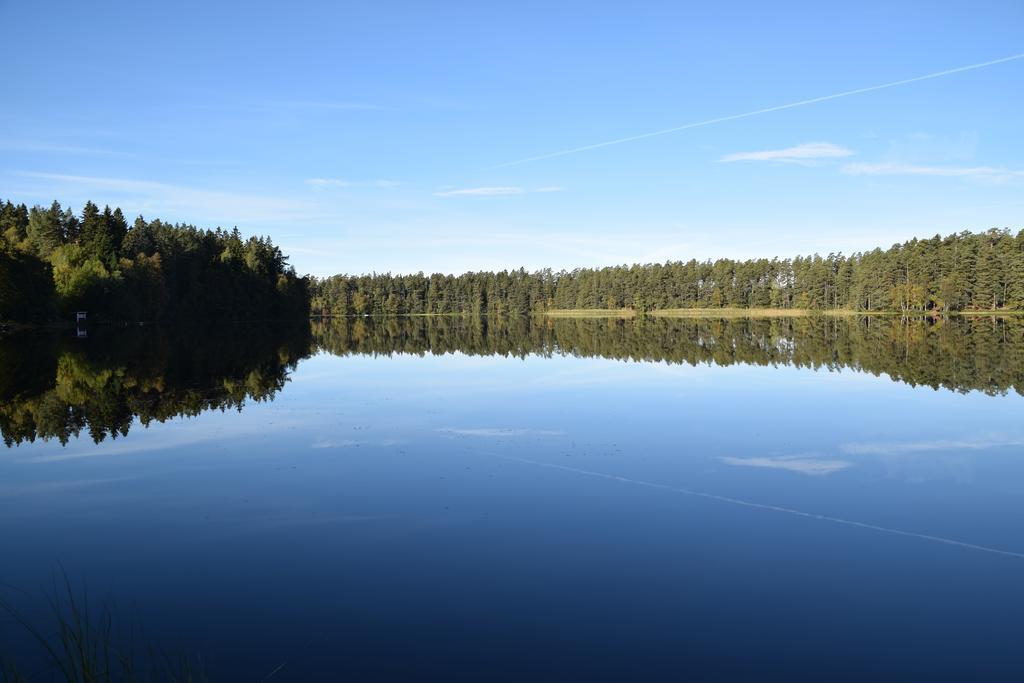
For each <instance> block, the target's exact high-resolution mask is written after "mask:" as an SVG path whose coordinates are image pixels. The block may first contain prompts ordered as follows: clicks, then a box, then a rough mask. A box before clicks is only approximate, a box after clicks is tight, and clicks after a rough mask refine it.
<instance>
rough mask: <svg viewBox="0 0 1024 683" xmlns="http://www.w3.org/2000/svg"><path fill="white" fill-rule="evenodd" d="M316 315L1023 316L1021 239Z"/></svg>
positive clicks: (700, 265) (551, 278)
mask: <svg viewBox="0 0 1024 683" xmlns="http://www.w3.org/2000/svg"><path fill="white" fill-rule="evenodd" d="M311 293H312V294H311V310H312V313H313V315H315V316H318V315H322V316H326V315H337V316H345V315H410V314H411V315H417V314H428V313H429V314H470V315H496V314H497V315H500V314H530V313H538V312H544V311H548V310H565V309H609V310H614V309H622V308H629V309H633V310H636V311H640V312H645V311H651V310H663V309H674V308H723V307H736V308H781V309H812V310H835V309H846V310H856V311H899V312H903V313H915V312H917V313H920V312H929V311H934V312H943V313H945V312H956V311H968V310H983V311H1001V310H1024V230H1022V231H1020V232H1018V233H1016V234H1014V233H1012V232H1011V231H1010V230H1008V229H993V230H989V231H987V232H981V233H971V232H961V233H957V234H953V235H948V236H946V237H941V236H938V235H936V236H935V237H932V238H930V239H913V240H910V241H908V242H904V243H902V244H896V245H893V246H892V247H890V248H889V249H885V250H883V249H880V248H879V249H874V250H872V251H866V252H858V253H855V254H852V255H849V256H847V255H843V254H829V255H827V256H819V255H817V254H815V255H813V256H798V257H796V258H773V259H767V258H762V259H750V260H745V261H742V260H733V259H718V260H715V261H711V260H705V261H697V260H690V261H685V262H683V261H673V262H668V263H664V264H662V263H653V264H643V265H629V266H627V265H623V266H613V267H607V268H578V269H575V270H571V271H567V270H562V271H557V272H556V271H552V270H550V269H547V270H538V271H534V272H527V271H525V270H523V269H520V270H513V271H501V272H497V273H492V272H470V273H465V274H463V275H458V276H454V275H444V274H440V273H435V274H433V275H424V274H423V273H417V274H414V275H392V274H390V273H385V274H372V275H358V276H355V275H335V276H332V277H327V278H322V279H313V280H312V283H311Z"/></svg>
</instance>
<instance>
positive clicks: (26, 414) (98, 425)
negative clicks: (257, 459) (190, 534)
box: [0, 321, 311, 446]
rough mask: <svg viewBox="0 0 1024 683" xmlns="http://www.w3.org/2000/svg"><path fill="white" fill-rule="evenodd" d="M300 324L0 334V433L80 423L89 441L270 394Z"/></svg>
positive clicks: (279, 384)
mask: <svg viewBox="0 0 1024 683" xmlns="http://www.w3.org/2000/svg"><path fill="white" fill-rule="evenodd" d="M309 333H310V332H309V325H308V323H306V322H305V321H302V322H299V323H297V324H294V325H282V326H263V325H251V324H245V325H224V326H213V327H210V326H206V327H204V328H203V329H201V330H197V329H191V328H188V327H146V328H138V327H129V328H97V329H95V330H93V331H91V332H90V336H89V338H88V339H76V338H71V337H69V336H67V335H55V334H54V333H53V332H49V331H35V332H25V333H21V334H15V335H10V336H7V337H3V338H0V367H3V368H4V372H2V373H0V433H2V435H3V439H4V442H5V443H6V444H7V445H8V446H11V445H14V444H18V443H22V442H24V441H34V440H35V439H37V438H42V439H56V440H58V441H60V442H61V443H62V444H66V443H67V442H68V441H69V440H70V439H71V438H72V437H76V436H78V435H79V433H81V432H82V431H83V430H84V431H86V432H87V433H88V434H89V436H90V437H91V438H92V440H93V441H95V442H96V443H99V442H100V441H103V440H104V439H106V438H108V437H109V438H115V439H116V438H117V437H118V436H124V435H127V434H128V431H129V429H130V428H131V427H132V425H133V424H134V422H135V418H138V420H139V423H141V424H142V425H144V426H146V425H148V424H149V423H150V422H152V421H154V420H155V421H157V422H163V421H165V420H168V419H171V418H174V417H179V416H193V415H198V414H200V413H202V412H204V411H207V410H226V409H229V408H231V409H237V410H241V409H242V407H243V406H244V405H245V403H246V402H247V401H264V400H270V399H272V398H273V397H274V395H275V394H276V393H277V392H279V391H281V389H283V388H284V385H285V382H286V381H287V379H288V374H289V373H290V372H291V371H292V370H293V369H294V368H295V365H296V364H297V363H298V361H299V359H301V358H303V357H304V356H305V355H307V354H308V353H309V351H310V348H311V341H310V337H309Z"/></svg>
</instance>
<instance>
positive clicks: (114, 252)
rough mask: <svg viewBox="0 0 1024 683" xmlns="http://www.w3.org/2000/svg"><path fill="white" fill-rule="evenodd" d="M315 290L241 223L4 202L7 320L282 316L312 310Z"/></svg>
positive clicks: (0, 302)
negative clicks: (77, 314)
mask: <svg viewBox="0 0 1024 683" xmlns="http://www.w3.org/2000/svg"><path fill="white" fill-rule="evenodd" d="M308 296H309V295H308V283H307V280H306V279H305V278H301V277H298V276H297V275H296V274H295V270H294V269H293V268H292V267H291V266H290V265H288V260H287V258H286V257H285V256H284V255H283V254H282V253H281V250H280V249H279V248H278V247H276V246H274V244H273V243H272V242H271V240H270V239H269V238H265V237H249V238H247V239H246V238H243V237H242V236H241V234H240V233H239V232H238V229H237V228H236V229H234V230H232V231H225V230H221V229H220V228H218V229H216V230H201V229H199V228H196V227H194V226H192V225H181V224H170V223H165V222H163V221H161V220H159V219H156V220H150V221H147V220H146V219H145V218H143V217H142V216H139V217H138V218H136V219H135V221H134V222H133V223H132V224H130V225H129V224H128V222H127V221H126V220H125V217H124V214H123V213H122V212H121V210H120V209H119V208H118V209H113V210H111V208H110V207H109V206H108V207H105V208H104V209H102V210H101V209H100V208H99V207H98V206H97V205H96V204H94V203H92V202H87V203H86V204H85V206H84V208H83V209H82V212H81V214H79V215H76V214H75V213H74V212H73V211H71V210H70V209H65V208H62V207H61V205H60V204H59V203H58V202H56V201H55V202H53V204H51V205H50V207H49V208H43V207H40V206H33V207H32V208H28V207H27V206H26V205H24V204H19V205H15V204H13V203H11V202H10V201H7V202H4V203H2V204H0V322H2V321H4V320H8V321H17V322H48V321H52V320H56V319H62V320H67V319H69V317H70V315H71V314H72V312H73V311H86V312H87V313H88V316H89V319H90V320H99V321H102V322H135V321H140V322H141V321H146V322H152V321H161V320H210V319H217V320H269V319H281V318H286V317H295V316H300V315H301V316H305V315H306V314H307V312H308V307H309V302H308Z"/></svg>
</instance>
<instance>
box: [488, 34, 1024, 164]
mask: <svg viewBox="0 0 1024 683" xmlns="http://www.w3.org/2000/svg"><path fill="white" fill-rule="evenodd" d="M1017 59H1024V52H1022V53H1020V54H1016V55H1010V56H1009V57H1002V58H1000V59H993V60H991V61H988V62H979V63H978V64H969V65H967V66H958V67H956V68H955V69H946V70H945V71H936V72H935V73H930V74H925V75H924V76H915V77H913V78H904V79H903V80H901V81H892V82H891V83H883V84H881V85H871V86H868V87H866V88H857V89H856V90H845V91H843V92H837V93H833V94H831V95H822V96H821V97H813V98H811V99H809V100H800V101H799V102H790V103H788V104H780V105H778V106H775V107H767V108H765V109H756V110H754V111H748V112H744V113H742V114H732V115H730V116H719V117H718V118H714V119H707V120H705V121H696V122H694V123H687V124H684V125H682V126H673V127H672V128H664V129H662V130H655V131H652V132H650V133H640V134H639V135H630V136H629V137H625V138H618V139H617V140H607V141H605V142H596V143H594V144H592V145H583V146H582V147H573V148H572V149H563V150H561V151H559V152H551V153H550V154H541V155H539V156H535V157H527V158H525V159H517V160H516V161H507V162H505V163H503V164H498V165H496V166H491V168H506V167H508V166H518V165H519V164H528V163H530V162H533V161H541V160H543V159H554V158H555V157H564V156H568V155H569V154H576V153H578V152H586V151H588V150H591V149H600V148H601V147H611V146H612V145H621V144H623V143H625V142H633V141H634V140H643V139H645V138H653V137H656V136H658V135H668V134H669V133H675V132H678V131H681V130H688V129H690V128H700V127H701V126H710V125H712V124H715V123H722V122H724V121H735V120H736V119H745V118H747V117H749V116H758V115H760V114H768V113H770V112H773V111H782V110H784V109H793V108H794V107H803V106H804V105H808V104H816V103H818V102H827V101H828V100H836V99H839V98H840V97H849V96H851V95H860V94H862V93H866V92H874V91H876V90H885V89H886V88H895V87H896V86H898V85H907V84H908V83H917V82H919V81H927V80H930V79H932V78H940V77H942V76H949V75H952V74H958V73H963V72H964V71H973V70H974V69H981V68H984V67H986V66H993V65H995V64H1002V63H1004V62H1012V61H1014V60H1017Z"/></svg>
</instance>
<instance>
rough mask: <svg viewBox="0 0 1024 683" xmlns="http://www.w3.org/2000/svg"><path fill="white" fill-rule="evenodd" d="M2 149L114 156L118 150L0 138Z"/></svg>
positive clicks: (0, 147)
mask: <svg viewBox="0 0 1024 683" xmlns="http://www.w3.org/2000/svg"><path fill="white" fill-rule="evenodd" d="M0 149H6V150H10V151H17V152H44V153H48V154H85V155H95V156H114V155H116V154H117V152H114V151H113V150H109V149H100V148H98V147H82V146H79V145H63V144H59V143H51V142H41V141H37V140H4V139H0Z"/></svg>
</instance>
